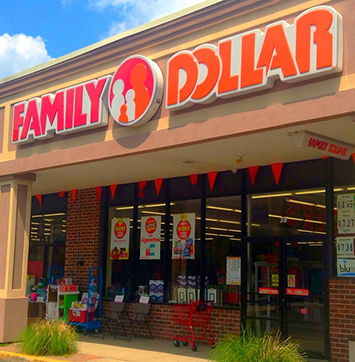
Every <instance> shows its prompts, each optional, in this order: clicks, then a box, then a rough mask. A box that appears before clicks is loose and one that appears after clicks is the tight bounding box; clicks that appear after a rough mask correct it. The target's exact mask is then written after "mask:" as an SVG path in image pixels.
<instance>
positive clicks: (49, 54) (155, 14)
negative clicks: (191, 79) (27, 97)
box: [0, 0, 203, 78]
mask: <svg viewBox="0 0 355 362" xmlns="http://www.w3.org/2000/svg"><path fill="white" fill-rule="evenodd" d="M201 2H203V1H202V0H11V1H8V0H2V1H1V3H0V78H3V77H5V76H8V75H11V74H14V73H17V72H20V71H22V70H25V69H28V68H31V67H33V66H35V65H38V64H41V63H43V62H45V61H48V60H50V59H52V58H58V57H60V56H62V55H66V54H68V53H71V52H73V51H75V50H78V49H81V48H83V47H85V46H88V45H91V44H94V43H96V42H98V41H100V40H102V39H105V38H107V37H109V36H112V35H115V34H118V33H120V32H122V31H124V30H128V29H131V28H134V27H136V26H138V25H141V24H144V23H147V22H149V21H151V20H153V19H157V18H159V17H161V16H164V15H167V14H170V13H173V12H175V11H178V10H181V9H183V8H186V7H189V6H192V5H195V4H197V3H201Z"/></svg>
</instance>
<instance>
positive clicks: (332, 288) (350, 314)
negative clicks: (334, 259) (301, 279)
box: [329, 278, 355, 362]
mask: <svg viewBox="0 0 355 362" xmlns="http://www.w3.org/2000/svg"><path fill="white" fill-rule="evenodd" d="M329 303H330V311H329V312H330V342H331V357H332V358H331V360H332V361H333V362H349V348H348V340H349V339H353V338H354V336H355V278H332V279H330V281H329Z"/></svg>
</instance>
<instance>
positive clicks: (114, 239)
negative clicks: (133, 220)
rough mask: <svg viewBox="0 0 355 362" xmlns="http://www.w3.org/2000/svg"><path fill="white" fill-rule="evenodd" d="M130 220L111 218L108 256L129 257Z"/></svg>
mask: <svg viewBox="0 0 355 362" xmlns="http://www.w3.org/2000/svg"><path fill="white" fill-rule="evenodd" d="M129 235H130V221H129V218H126V219H116V218H114V219H112V224H111V245H110V257H111V259H113V260H115V259H116V260H117V259H118V260H127V259H128V258H129Z"/></svg>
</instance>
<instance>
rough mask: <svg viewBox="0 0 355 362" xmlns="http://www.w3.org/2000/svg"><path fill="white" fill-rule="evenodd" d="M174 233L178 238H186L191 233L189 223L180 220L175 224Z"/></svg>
mask: <svg viewBox="0 0 355 362" xmlns="http://www.w3.org/2000/svg"><path fill="white" fill-rule="evenodd" d="M176 234H177V236H178V238H179V239H181V240H186V239H187V238H188V237H189V236H190V234H191V224H190V223H189V222H188V221H187V220H181V221H180V222H179V223H178V224H177V227H176Z"/></svg>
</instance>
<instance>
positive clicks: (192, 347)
mask: <svg viewBox="0 0 355 362" xmlns="http://www.w3.org/2000/svg"><path fill="white" fill-rule="evenodd" d="M191 349H192V350H193V351H194V352H196V351H197V346H196V344H195V343H191Z"/></svg>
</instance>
